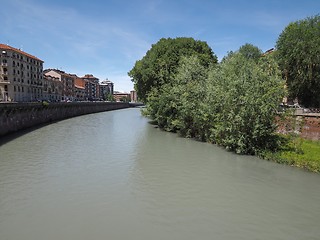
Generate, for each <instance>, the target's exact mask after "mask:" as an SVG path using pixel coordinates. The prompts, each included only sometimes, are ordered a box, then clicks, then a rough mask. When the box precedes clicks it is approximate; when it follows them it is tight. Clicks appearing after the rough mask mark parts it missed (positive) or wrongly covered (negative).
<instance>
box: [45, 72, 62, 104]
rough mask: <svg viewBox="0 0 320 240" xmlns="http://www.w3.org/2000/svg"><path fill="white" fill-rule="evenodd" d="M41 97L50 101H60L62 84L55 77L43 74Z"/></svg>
mask: <svg viewBox="0 0 320 240" xmlns="http://www.w3.org/2000/svg"><path fill="white" fill-rule="evenodd" d="M43 80H44V81H43V99H44V100H47V101H50V102H60V101H61V99H62V92H63V84H62V82H61V81H60V80H59V78H57V77H53V76H46V75H44V76H43Z"/></svg>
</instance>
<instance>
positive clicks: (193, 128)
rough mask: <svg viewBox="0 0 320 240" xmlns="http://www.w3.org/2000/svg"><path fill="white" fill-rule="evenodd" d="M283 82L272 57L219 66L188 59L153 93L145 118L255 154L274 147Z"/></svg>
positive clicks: (236, 56)
mask: <svg viewBox="0 0 320 240" xmlns="http://www.w3.org/2000/svg"><path fill="white" fill-rule="evenodd" d="M283 95H284V82H283V80H282V78H281V74H280V71H279V69H278V66H277V63H276V62H275V60H274V59H273V58H272V57H269V56H266V57H260V58H259V60H258V59H255V58H251V57H249V58H248V57H247V56H246V55H243V54H242V53H240V52H236V53H232V54H230V55H229V56H228V58H226V59H225V60H224V61H223V62H222V63H220V64H219V65H218V66H212V67H211V68H210V69H209V68H205V67H203V65H202V64H201V61H200V59H198V58H197V57H196V56H192V57H184V58H183V59H182V60H181V62H180V65H179V67H178V69H177V74H176V75H175V77H174V79H173V80H172V81H171V82H170V83H166V84H164V85H163V86H162V87H161V88H154V89H153V90H152V91H151V92H150V94H149V97H148V101H147V113H148V114H149V116H150V117H151V118H152V119H154V120H155V122H156V123H157V124H158V126H159V127H160V128H163V129H165V130H167V131H173V132H179V133H180V134H181V135H183V136H186V137H193V138H197V139H199V140H202V141H208V142H213V143H217V144H219V145H222V146H224V147H226V148H228V149H230V150H232V151H235V152H237V153H246V154H257V153H259V151H263V150H265V149H273V148H275V147H276V140H277V139H276V136H275V135H274V131H275V128H276V125H275V124H274V119H275V114H276V109H277V106H278V104H279V102H280V101H281V98H282V97H283Z"/></svg>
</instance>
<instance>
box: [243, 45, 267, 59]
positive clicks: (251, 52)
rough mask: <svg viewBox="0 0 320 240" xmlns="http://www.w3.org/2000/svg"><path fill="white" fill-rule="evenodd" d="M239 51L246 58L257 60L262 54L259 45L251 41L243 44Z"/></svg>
mask: <svg viewBox="0 0 320 240" xmlns="http://www.w3.org/2000/svg"><path fill="white" fill-rule="evenodd" d="M239 53H240V54H242V55H243V56H244V57H245V58H247V59H252V60H255V61H258V60H259V59H260V57H261V55H262V51H261V50H260V49H259V48H258V47H256V46H254V45H252V44H250V43H246V44H244V45H243V46H241V47H240V48H239Z"/></svg>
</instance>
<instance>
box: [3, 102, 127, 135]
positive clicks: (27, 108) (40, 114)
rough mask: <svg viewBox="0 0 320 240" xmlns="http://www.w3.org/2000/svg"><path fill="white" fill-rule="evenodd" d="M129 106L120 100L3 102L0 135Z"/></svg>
mask: <svg viewBox="0 0 320 240" xmlns="http://www.w3.org/2000/svg"><path fill="white" fill-rule="evenodd" d="M128 107H130V105H129V103H118V102H114V103H113V102H88V103H83V102H71V103H49V104H47V103H1V104H0V136H3V135H6V134H8V133H12V132H16V131H19V130H22V129H26V128H29V127H33V126H37V125H40V124H45V123H50V122H54V121H59V120H62V119H66V118H71V117H75V116H79V115H84V114H89V113H97V112H103V111H110V110H116V109H123V108H128Z"/></svg>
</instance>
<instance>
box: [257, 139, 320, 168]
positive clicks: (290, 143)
mask: <svg viewBox="0 0 320 240" xmlns="http://www.w3.org/2000/svg"><path fill="white" fill-rule="evenodd" d="M283 139H284V141H283V146H282V147H281V148H280V149H279V151H277V152H275V153H271V152H267V153H265V154H263V156H262V157H263V158H265V159H268V160H272V161H275V162H278V163H284V164H288V165H291V166H296V167H300V168H304V169H307V170H309V171H312V172H320V141H311V140H306V139H302V138H300V137H295V136H285V137H283Z"/></svg>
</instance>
